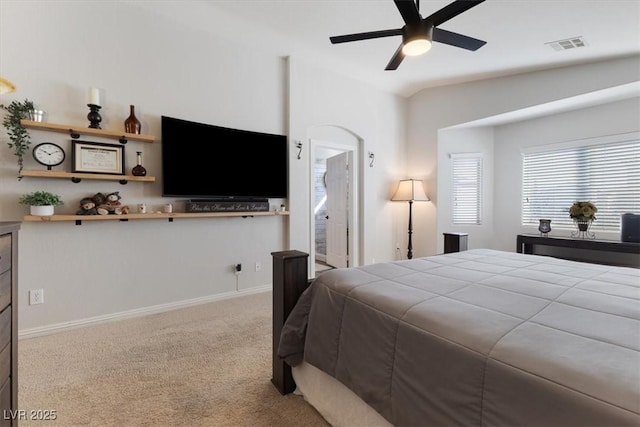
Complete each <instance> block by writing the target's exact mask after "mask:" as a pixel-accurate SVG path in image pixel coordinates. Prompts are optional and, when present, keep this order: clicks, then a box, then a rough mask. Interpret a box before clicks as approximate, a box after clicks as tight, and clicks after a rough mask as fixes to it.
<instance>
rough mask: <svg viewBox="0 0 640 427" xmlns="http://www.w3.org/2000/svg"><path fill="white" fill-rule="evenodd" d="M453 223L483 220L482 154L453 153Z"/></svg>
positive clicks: (475, 222)
mask: <svg viewBox="0 0 640 427" xmlns="http://www.w3.org/2000/svg"><path fill="white" fill-rule="evenodd" d="M451 159H452V178H453V180H452V181H453V194H452V197H453V200H452V204H451V205H452V223H453V224H476V225H480V224H481V222H482V215H481V213H482V212H481V204H482V203H481V201H482V157H481V155H480V154H452V155H451Z"/></svg>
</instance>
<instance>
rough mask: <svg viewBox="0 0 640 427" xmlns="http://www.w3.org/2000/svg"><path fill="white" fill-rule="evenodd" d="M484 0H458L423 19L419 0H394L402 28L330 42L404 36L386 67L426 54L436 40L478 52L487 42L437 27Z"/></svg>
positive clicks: (351, 35) (391, 67) (334, 39)
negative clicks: (402, 24) (409, 57)
mask: <svg viewBox="0 0 640 427" xmlns="http://www.w3.org/2000/svg"><path fill="white" fill-rule="evenodd" d="M483 1H484V0H477V1H473V0H456V1H454V2H453V3H450V4H448V5H447V6H445V7H443V8H442V9H440V10H438V11H437V12H435V13H432V14H431V15H429V16H427V17H426V18H423V17H422V16H421V15H420V0H416V1H415V2H414V1H413V0H393V2H394V3H395V4H396V7H397V8H398V11H399V12H400V15H402V19H403V20H404V22H405V25H404V26H403V27H402V28H397V29H392V30H380V31H370V32H366V33H355V34H346V35H343V36H333V37H329V40H331V43H333V44H336V43H345V42H353V41H358V40H368V39H377V38H381V37H389V36H402V43H401V44H400V46H399V47H398V50H396V52H395V53H394V54H393V56H392V57H391V60H390V61H389V63H388V64H387V67H386V68H385V70H395V69H397V68H398V66H399V65H400V63H401V62H402V60H403V59H404V57H405V56H416V55H421V54H423V53H425V52H426V51H428V50H429V49H431V43H432V42H434V41H435V42H439V43H444V44H448V45H451V46H455V47H460V48H462V49H467V50H473V51H475V50H478V49H480V48H481V47H482V46H484V45H485V44H486V43H487V42H485V41H482V40H478V39H474V38H473V37H468V36H465V35H462V34H458V33H454V32H451V31H447V30H443V29H441V28H438V26H439V25H440V24H442V23H444V22H446V21H448V20H450V19H451V18H454V17H456V16H458V15H460V14H461V13H462V12H466V11H467V10H469V9H471V8H472V7H474V6H477V5H478V4H480V3H482V2H483Z"/></svg>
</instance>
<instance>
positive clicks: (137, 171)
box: [131, 151, 147, 176]
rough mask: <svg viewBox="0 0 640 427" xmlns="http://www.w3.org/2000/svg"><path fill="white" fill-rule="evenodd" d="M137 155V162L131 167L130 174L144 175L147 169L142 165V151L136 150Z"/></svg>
mask: <svg viewBox="0 0 640 427" xmlns="http://www.w3.org/2000/svg"><path fill="white" fill-rule="evenodd" d="M136 153H137V155H138V163H137V164H136V165H135V166H134V167H133V169H131V175H133V176H145V175H146V174H147V170H146V169H145V168H144V166H142V151H136Z"/></svg>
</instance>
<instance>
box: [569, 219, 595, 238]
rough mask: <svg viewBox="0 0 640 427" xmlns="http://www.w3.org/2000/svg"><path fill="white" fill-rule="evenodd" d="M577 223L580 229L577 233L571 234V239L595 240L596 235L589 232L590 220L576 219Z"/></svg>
mask: <svg viewBox="0 0 640 427" xmlns="http://www.w3.org/2000/svg"><path fill="white" fill-rule="evenodd" d="M574 222H575V223H576V227H578V230H577V231H572V232H571V237H579V238H581V239H595V238H596V234H595V233H593V232H591V231H589V227H591V222H592V221H591V220H590V219H576V220H574Z"/></svg>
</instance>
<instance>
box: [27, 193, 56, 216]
mask: <svg viewBox="0 0 640 427" xmlns="http://www.w3.org/2000/svg"><path fill="white" fill-rule="evenodd" d="M19 201H20V204H21V205H27V206H30V207H31V215H36V216H48V215H53V210H54V209H53V207H54V206H59V205H62V204H64V202H63V201H62V198H61V197H60V196H58V195H57V194H54V193H49V192H48V191H34V192H33V193H27V194H23V195H22V196H20V200H19Z"/></svg>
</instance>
